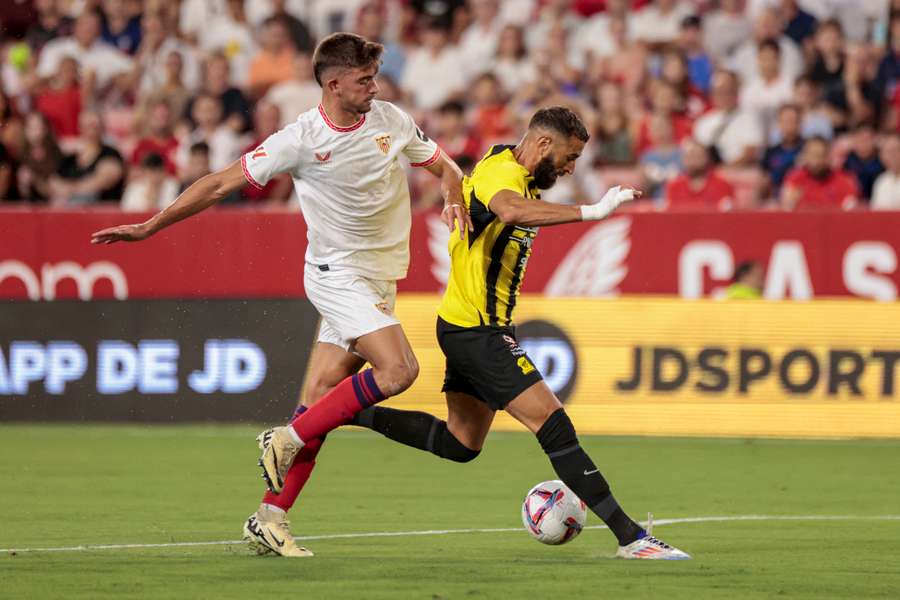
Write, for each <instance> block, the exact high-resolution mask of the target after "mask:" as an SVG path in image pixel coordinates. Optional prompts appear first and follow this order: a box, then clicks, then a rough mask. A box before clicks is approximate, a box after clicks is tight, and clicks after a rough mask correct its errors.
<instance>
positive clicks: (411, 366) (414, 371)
mask: <svg viewBox="0 0 900 600" xmlns="http://www.w3.org/2000/svg"><path fill="white" fill-rule="evenodd" d="M385 371H386V373H385V379H386V380H387V382H386V384H384V385H383V386H382V384H379V387H382V390H381V391H382V392H384V394H385V395H386V396H396V395H397V394H399V393H400V392H403V391H405V390H407V389H409V387H410V386H412V384H413V383H414V382H415V380H416V378H417V377H418V376H419V363H417V362H416V361H411V362H405V363H397V364H394V365H391V366H390V367H388V368H387V369H385Z"/></svg>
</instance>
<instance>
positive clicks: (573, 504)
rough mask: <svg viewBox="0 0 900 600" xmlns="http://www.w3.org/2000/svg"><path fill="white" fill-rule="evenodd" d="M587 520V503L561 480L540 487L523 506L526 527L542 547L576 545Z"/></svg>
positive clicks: (536, 488) (537, 487) (527, 498)
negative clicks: (574, 543)
mask: <svg viewBox="0 0 900 600" xmlns="http://www.w3.org/2000/svg"><path fill="white" fill-rule="evenodd" d="M586 516H587V510H586V507H585V505H584V502H582V501H581V499H580V498H579V497H578V496H576V495H575V493H574V492H573V491H572V490H570V489H569V488H568V487H566V484H564V483H563V482H562V481H558V480H554V481H545V482H543V483H539V484H537V485H536V486H534V487H533V488H531V490H529V491H528V494H526V495H525V501H524V502H522V523H523V524H524V525H525V529H526V530H527V531H528V533H530V534H531V537H533V538H534V539H536V540H537V541H539V542H541V543H542V544H551V545H559V544H565V543H566V542H570V541H572V540H573V539H575V537H576V536H577V535H578V534H579V533H581V530H582V529H583V528H584V521H585V518H586Z"/></svg>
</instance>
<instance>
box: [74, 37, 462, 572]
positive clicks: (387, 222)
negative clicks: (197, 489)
mask: <svg viewBox="0 0 900 600" xmlns="http://www.w3.org/2000/svg"><path fill="white" fill-rule="evenodd" d="M382 50H383V48H382V46H381V45H380V44H376V43H372V42H368V41H366V40H365V39H364V38H362V37H359V36H357V35H353V34H349V33H336V34H333V35H331V36H329V37H327V38H325V39H324V40H322V42H321V43H320V44H319V46H318V47H317V48H316V52H315V55H314V57H313V65H314V72H315V77H316V80H317V82H318V83H319V85H320V86H321V87H322V102H321V104H320V105H319V106H318V107H317V108H315V109H313V110H310V111H307V112H305V113H303V114H301V115H300V116H299V118H298V119H297V121H295V122H294V123H292V124H291V125H288V126H287V127H286V128H284V129H282V130H281V131H279V132H277V133H275V134H273V135H271V136H270V137H269V138H268V139H266V140H265V141H264V142H263V143H262V144H261V145H260V146H259V147H257V148H255V149H254V150H253V151H251V152H248V153H247V154H246V155H244V156H242V157H241V159H240V160H238V161H236V162H234V163H233V164H232V165H230V166H229V167H227V168H225V169H223V170H222V171H219V172H216V173H213V174H211V175H208V176H206V177H204V178H202V179H200V180H199V181H197V182H196V183H194V184H193V185H191V186H190V187H189V188H188V189H187V190H185V191H184V193H183V194H182V195H181V196H180V197H179V198H178V199H177V200H176V201H175V202H174V203H173V204H172V205H171V206H169V207H168V208H166V209H165V210H163V211H162V212H160V213H158V214H157V215H155V216H153V217H152V218H151V219H149V220H148V221H146V222H144V223H140V224H134V225H122V226H118V227H112V228H109V229H104V230H102V231H98V232H96V233H94V234H93V236H92V240H91V241H92V243H96V244H109V243H113V242H118V241H139V240H143V239H146V238H147V237H150V236H151V235H153V234H155V233H157V232H158V231H160V230H161V229H163V228H165V227H168V226H169V225H172V224H173V223H176V222H178V221H180V220H182V219H185V218H187V217H189V216H191V215H194V214H196V213H198V212H200V211H202V210H204V209H206V208H209V207H210V206H212V205H213V204H215V203H216V202H218V201H219V200H221V199H222V198H224V197H226V196H227V195H228V194H230V193H231V192H233V191H235V190H237V189H239V188H241V187H243V186H244V185H248V184H249V185H254V186H260V187H261V186H263V185H265V184H266V183H267V182H268V181H269V180H270V179H271V178H272V177H274V176H275V175H277V174H279V173H290V174H291V176H292V177H293V179H294V188H295V190H296V193H297V197H298V198H299V199H300V206H301V209H302V211H303V216H304V218H305V219H306V223H307V226H308V239H309V245H308V247H307V251H306V267H305V269H304V285H305V288H306V294H307V296H308V297H309V299H310V301H311V302H312V303H313V305H314V306H315V307H316V309H317V310H318V311H319V314H320V315H321V316H322V320H321V325H320V328H319V335H318V340H317V343H316V347H315V348H314V350H313V353H312V357H311V359H310V366H309V369H308V372H307V380H306V382H305V386H304V388H305V390H304V395H303V397H302V398H301V403H300V406H299V407H298V408H297V411H296V412H295V413H294V420H293V422H292V423H291V426H288V427H278V428H275V429H274V430H272V431H273V433H271V434H269V435H267V437H266V438H265V439H262V436H261V438H260V440H259V442H260V446H261V447H264V450H265V452H264V455H263V459H261V461H260V462H261V466H262V465H263V463H266V464H268V465H269V466H270V468H269V469H265V467H264V474H265V475H266V480H267V483H268V484H269V488H270V490H269V491H268V492H267V493H266V495H265V496H264V497H263V501H262V504H261V505H260V508H259V510H257V512H256V513H254V514H253V515H251V516H250V518H248V519H247V522H246V523H245V524H244V537H245V539H247V540H248V541H249V542H250V545H251V547H253V548H254V549H255V550H256V551H257V552H258V553H267V552H274V553H276V554H280V555H282V556H311V555H312V553H311V552H310V551H309V550H307V549H306V548H301V547H297V545H296V543H295V542H294V539H293V537H292V536H291V533H290V529H289V524H288V521H287V517H286V513H287V511H288V510H289V509H290V508H291V506H292V505H293V503H294V501H295V500H296V498H297V496H298V495H299V493H300V490H301V489H302V488H303V486H304V484H305V483H306V481H307V480H308V478H309V476H310V474H311V472H312V469H313V467H314V466H315V458H316V455H317V454H318V451H319V448H320V447H321V444H322V442H323V440H324V437H325V434H326V433H327V432H328V431H330V430H332V429H334V428H336V427H338V426H340V425H342V424H345V423H347V422H349V421H350V419H351V418H352V417H353V416H354V415H355V414H356V413H357V412H359V411H360V410H362V409H364V408H367V407H368V406H371V405H372V404H374V403H376V402H378V401H380V400H383V399H384V398H386V397H389V396H393V395H396V394H399V393H400V392H402V391H403V390H405V389H407V388H408V387H409V386H410V385H412V383H413V381H414V380H415V378H416V376H417V375H418V370H419V366H418V363H417V361H416V357H415V355H414V354H413V351H412V348H411V347H410V345H409V341H408V340H407V339H406V336H405V334H404V333H403V329H402V328H401V326H400V323H399V321H398V320H397V318H396V317H395V316H394V313H393V310H394V301H395V298H396V289H397V288H396V281H397V280H398V279H402V278H403V277H405V276H406V271H407V266H408V264H409V231H410V221H411V215H410V198H409V188H408V185H407V181H406V174H405V172H404V169H403V167H402V165H401V164H400V163H399V160H398V159H399V156H400V154H401V153H402V154H404V155H405V156H406V157H407V158H408V159H409V162H410V164H411V165H412V166H413V167H423V168H425V169H427V170H428V171H429V172H430V173H432V174H433V175H435V176H436V177H438V178H439V179H440V182H441V191H442V193H443V196H444V199H445V202H446V205H445V207H444V211H443V212H442V214H441V217H442V219H443V220H444V222H445V223H446V224H447V225H448V227H449V228H450V229H451V230H452V229H454V228H456V227H458V228H459V231H460V235H461V236H464V235H465V231H466V230H467V229H468V228H470V227H471V221H470V220H469V216H468V214H467V213H466V211H465V208H464V207H463V202H462V196H461V193H462V192H461V180H462V173H461V172H460V170H459V168H458V167H457V166H456V164H455V163H454V162H453V161H452V160H450V159H449V158H447V157H446V156H444V155H443V154H442V153H441V150H440V148H439V147H438V146H437V145H436V144H435V143H434V142H433V141H432V140H430V139H429V138H428V137H427V136H426V135H425V134H424V133H423V132H422V131H421V130H420V129H419V128H418V127H417V126H416V124H415V123H414V122H413V119H412V118H411V117H410V116H409V115H407V114H406V113H405V112H403V111H402V110H400V109H399V108H397V107H396V106H394V105H392V104H390V103H388V102H380V101H377V100H375V99H374V98H375V95H376V93H377V91H378V87H377V84H376V83H375V75H376V74H377V72H378V66H379V61H380V57H381V53H382ZM366 362H368V363H369V364H371V365H372V367H371V368H370V369H366V370H365V371H362V372H359V370H360V369H361V368H362V367H363V366H364V365H365V363H366ZM307 409H309V410H307ZM273 446H274V447H275V448H276V449H277V450H278V454H277V456H278V460H280V461H281V465H275V466H281V469H280V470H276V469H274V468H272V466H273V465H272V463H273V461H275V460H276V454H275V452H274V451H273V450H272V448H273ZM285 449H287V451H288V453H289V454H290V456H289V457H288V456H287V455H286V454H285ZM291 450H293V451H292V452H291Z"/></svg>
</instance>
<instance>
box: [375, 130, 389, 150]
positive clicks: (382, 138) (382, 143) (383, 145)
mask: <svg viewBox="0 0 900 600" xmlns="http://www.w3.org/2000/svg"><path fill="white" fill-rule="evenodd" d="M375 143H376V144H378V149H379V150H381V152H382V153H383V154H387V153H388V152H389V151H390V149H391V136H389V135H379V136H378V137H377V138H375Z"/></svg>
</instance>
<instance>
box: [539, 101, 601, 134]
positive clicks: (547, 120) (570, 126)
mask: <svg viewBox="0 0 900 600" xmlns="http://www.w3.org/2000/svg"><path fill="white" fill-rule="evenodd" d="M528 128H529V129H550V130H551V131H555V132H556V133H559V134H562V135H564V136H565V137H567V138H571V137H575V138H578V139H579V140H581V141H582V142H586V141H588V138H589V137H590V136H589V135H588V132H587V130H586V129H585V128H584V124H583V123H582V122H581V119H579V118H578V115H577V114H575V111H573V110H571V109H568V108H566V107H565V106H550V107H547V108H542V109H540V110H539V111H537V112H536V113H534V116H533V117H531V122H530V123H528Z"/></svg>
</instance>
